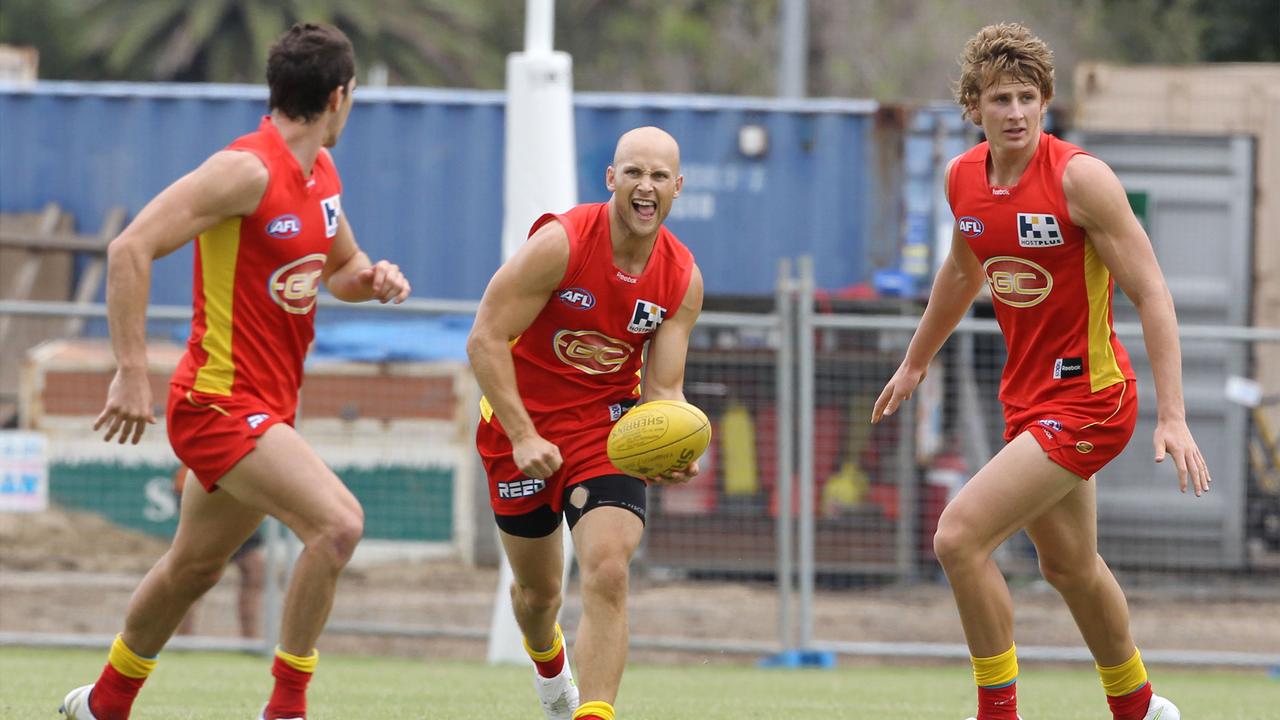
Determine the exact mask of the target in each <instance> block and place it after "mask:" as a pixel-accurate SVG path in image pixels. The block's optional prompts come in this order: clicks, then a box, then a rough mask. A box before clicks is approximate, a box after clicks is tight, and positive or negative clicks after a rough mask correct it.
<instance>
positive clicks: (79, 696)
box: [58, 685, 98, 720]
mask: <svg viewBox="0 0 1280 720" xmlns="http://www.w3.org/2000/svg"><path fill="white" fill-rule="evenodd" d="M91 692H93V686H92V685H81V686H80V687H78V688H76V689H75V690H72V691H71V692H69V693H67V697H66V699H65V700H63V701H62V707H60V708H58V712H60V713H62V714H63V715H66V716H67V720H98V719H97V718H96V717H94V716H93V713H91V712H89V693H91Z"/></svg>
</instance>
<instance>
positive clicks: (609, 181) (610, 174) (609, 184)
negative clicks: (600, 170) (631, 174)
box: [604, 165, 618, 192]
mask: <svg viewBox="0 0 1280 720" xmlns="http://www.w3.org/2000/svg"><path fill="white" fill-rule="evenodd" d="M615 172H617V171H616V170H614V169H613V166H612V165H610V166H609V167H607V168H605V169H604V187H605V189H606V190H608V191H609V192H613V191H614V190H616V189H617V187H618V186H617V184H616V183H615V182H614V181H613V179H614V173H615Z"/></svg>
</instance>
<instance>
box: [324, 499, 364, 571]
mask: <svg viewBox="0 0 1280 720" xmlns="http://www.w3.org/2000/svg"><path fill="white" fill-rule="evenodd" d="M363 536H364V510H362V509H361V508H360V506H358V505H357V506H355V507H354V508H351V509H349V510H347V511H345V512H342V513H339V514H338V515H336V516H334V517H333V518H331V519H330V520H329V522H328V523H327V525H326V527H325V529H324V530H323V531H322V532H321V533H320V536H319V537H318V538H316V540H315V541H314V542H313V543H311V544H312V545H314V546H315V548H316V549H317V550H319V551H320V552H321V553H322V554H323V555H324V556H325V557H326V558H328V559H329V560H330V561H331V562H332V563H333V565H334V567H337V568H342V567H346V565H347V563H348V562H350V560H351V556H352V554H354V553H355V551H356V545H357V544H359V543H360V538H361V537H363Z"/></svg>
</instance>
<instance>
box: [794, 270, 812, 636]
mask: <svg viewBox="0 0 1280 720" xmlns="http://www.w3.org/2000/svg"><path fill="white" fill-rule="evenodd" d="M799 270H800V272H799V293H798V295H799V297H798V298H797V299H796V304H797V312H796V318H797V320H798V322H797V325H798V326H799V332H798V333H797V336H798V338H799V339H798V340H797V341H796V354H797V359H798V361H799V374H800V381H799V393H800V397H799V402H798V407H797V415H798V423H799V425H798V427H799V435H800V437H799V439H798V450H799V452H798V455H797V457H796V463H797V465H798V468H799V472H798V474H799V477H800V483H799V490H800V538H799V544H800V552H799V571H800V649H801V650H805V649H807V648H809V647H810V646H811V645H812V644H813V581H814V558H813V529H814V528H813V523H814V517H813V515H814V507H813V505H814V503H813V454H814V453H813V413H814V411H813V405H814V397H813V396H814V337H813V332H814V331H813V286H814V281H813V257H812V256H811V255H805V256H802V257H801V258H800V259H799Z"/></svg>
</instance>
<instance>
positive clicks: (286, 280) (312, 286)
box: [267, 253, 325, 315]
mask: <svg viewBox="0 0 1280 720" xmlns="http://www.w3.org/2000/svg"><path fill="white" fill-rule="evenodd" d="M324 260H325V256H324V253H312V254H310V255H306V256H304V257H300V258H298V259H297V260H294V261H293V262H291V263H289V264H288V265H285V266H283V267H281V268H280V269H278V270H276V271H275V272H274V273H271V279H270V280H268V281H267V291H268V292H270V293H271V298H272V299H273V300H275V301H276V304H277V305H279V306H280V307H282V308H284V309H285V311H286V312H290V313H293V314H294V315H306V314H307V313H309V312H311V308H313V307H315V304H316V294H317V293H318V292H319V286H320V274H321V273H322V272H324Z"/></svg>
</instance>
